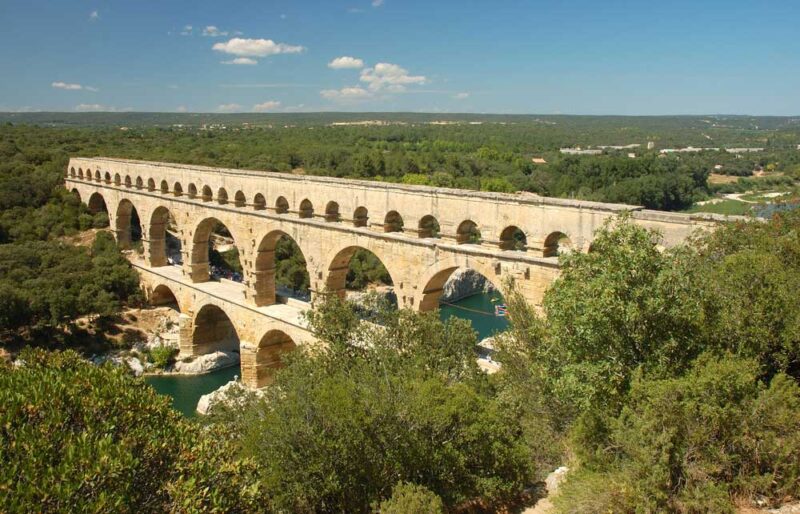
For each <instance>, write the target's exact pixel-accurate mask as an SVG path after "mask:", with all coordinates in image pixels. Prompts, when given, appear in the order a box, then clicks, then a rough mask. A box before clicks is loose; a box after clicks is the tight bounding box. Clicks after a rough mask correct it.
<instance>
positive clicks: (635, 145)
mask: <svg viewBox="0 0 800 514" xmlns="http://www.w3.org/2000/svg"><path fill="white" fill-rule="evenodd" d="M640 146H642V145H640V144H639V143H631V144H629V145H604V146H598V147H597V148H601V149H603V150H630V149H631V148H639V147H640Z"/></svg>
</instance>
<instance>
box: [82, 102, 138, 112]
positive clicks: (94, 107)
mask: <svg viewBox="0 0 800 514" xmlns="http://www.w3.org/2000/svg"><path fill="white" fill-rule="evenodd" d="M75 110H76V111H78V112H118V111H130V110H131V109H130V108H127V109H117V108H116V107H112V106H110V105H102V104H78V105H76V106H75Z"/></svg>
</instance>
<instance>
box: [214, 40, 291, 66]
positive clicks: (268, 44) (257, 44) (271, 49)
mask: <svg viewBox="0 0 800 514" xmlns="http://www.w3.org/2000/svg"><path fill="white" fill-rule="evenodd" d="M211 48H212V49H213V50H214V51H217V52H222V53H225V54H229V55H236V56H238V57H248V58H251V59H252V58H254V57H269V56H270V55H277V54H299V53H301V52H303V51H305V47H304V46H301V45H288V44H286V43H276V42H275V41H273V40H271V39H245V38H239V37H235V38H233V39H230V40H228V41H226V42H224V43H215V44H214V46H212V47H211ZM247 64H250V63H247Z"/></svg>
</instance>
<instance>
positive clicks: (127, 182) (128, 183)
mask: <svg viewBox="0 0 800 514" xmlns="http://www.w3.org/2000/svg"><path fill="white" fill-rule="evenodd" d="M132 185H133V182H132V181H131V176H130V175H125V187H131V186H132Z"/></svg>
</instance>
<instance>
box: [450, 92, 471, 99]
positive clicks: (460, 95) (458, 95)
mask: <svg viewBox="0 0 800 514" xmlns="http://www.w3.org/2000/svg"><path fill="white" fill-rule="evenodd" d="M453 98H454V99H456V100H466V99H467V98H469V93H456V94H454V95H453Z"/></svg>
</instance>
